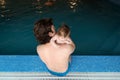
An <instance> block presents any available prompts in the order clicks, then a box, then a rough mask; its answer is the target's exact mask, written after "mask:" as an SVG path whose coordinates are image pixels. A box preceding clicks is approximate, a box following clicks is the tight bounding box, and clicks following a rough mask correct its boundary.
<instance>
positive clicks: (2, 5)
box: [0, 0, 6, 17]
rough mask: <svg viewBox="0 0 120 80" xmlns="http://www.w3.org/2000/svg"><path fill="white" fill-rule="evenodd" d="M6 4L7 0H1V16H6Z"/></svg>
mask: <svg viewBox="0 0 120 80" xmlns="http://www.w3.org/2000/svg"><path fill="white" fill-rule="evenodd" d="M5 5H6V2H5V0H0V9H1V12H0V16H1V17H5V15H4V9H5V7H6V6H5Z"/></svg>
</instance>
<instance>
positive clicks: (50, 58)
mask: <svg viewBox="0 0 120 80" xmlns="http://www.w3.org/2000/svg"><path fill="white" fill-rule="evenodd" d="M34 34H35V37H36V39H37V40H38V41H39V42H40V45H38V46H37V53H38V55H39V57H40V59H41V60H42V61H43V62H44V63H45V65H46V67H47V68H48V71H49V72H50V73H51V74H53V75H57V76H65V75H66V74H67V73H68V72H69V65H70V64H69V58H70V55H71V54H72V53H73V51H74V49H75V45H74V43H73V42H72V41H71V43H69V44H61V45H58V44H56V42H55V41H54V40H52V38H53V37H54V35H55V34H56V31H55V27H54V24H53V22H52V19H41V20H39V21H37V22H36V23H35V26H34ZM53 44H54V45H56V46H57V47H56V46H54V45H53Z"/></svg>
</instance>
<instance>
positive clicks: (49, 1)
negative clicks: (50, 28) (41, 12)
mask: <svg viewBox="0 0 120 80" xmlns="http://www.w3.org/2000/svg"><path fill="white" fill-rule="evenodd" d="M55 1H56V0H47V1H46V2H45V3H44V5H46V6H53V5H54V4H55Z"/></svg>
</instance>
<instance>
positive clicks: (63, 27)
mask: <svg viewBox="0 0 120 80" xmlns="http://www.w3.org/2000/svg"><path fill="white" fill-rule="evenodd" d="M69 33H70V28H69V27H68V26H67V25H66V24H62V25H61V26H60V27H59V28H58V30H57V34H58V35H59V36H64V37H67V36H68V35H69Z"/></svg>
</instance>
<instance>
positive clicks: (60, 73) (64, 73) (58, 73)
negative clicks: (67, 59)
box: [46, 63, 70, 76]
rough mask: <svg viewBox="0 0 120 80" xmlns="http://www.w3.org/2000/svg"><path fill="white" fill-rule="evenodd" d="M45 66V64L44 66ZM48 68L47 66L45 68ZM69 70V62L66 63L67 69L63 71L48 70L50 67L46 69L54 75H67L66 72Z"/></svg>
mask: <svg viewBox="0 0 120 80" xmlns="http://www.w3.org/2000/svg"><path fill="white" fill-rule="evenodd" d="M46 67H47V66H46ZM47 69H48V68H47ZM69 70H70V63H69V65H68V69H67V70H66V71H65V72H63V73H62V72H55V71H52V70H50V69H48V71H49V72H50V73H51V74H53V75H56V76H66V75H67V73H68V72H69Z"/></svg>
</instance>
